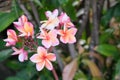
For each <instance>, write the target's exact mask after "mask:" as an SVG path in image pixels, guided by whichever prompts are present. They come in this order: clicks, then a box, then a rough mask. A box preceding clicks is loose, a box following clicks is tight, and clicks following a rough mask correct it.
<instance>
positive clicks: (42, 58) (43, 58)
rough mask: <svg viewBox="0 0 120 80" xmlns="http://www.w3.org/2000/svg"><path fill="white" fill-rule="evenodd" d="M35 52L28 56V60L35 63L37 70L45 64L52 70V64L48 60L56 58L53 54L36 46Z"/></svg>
mask: <svg viewBox="0 0 120 80" xmlns="http://www.w3.org/2000/svg"><path fill="white" fill-rule="evenodd" d="M37 53H38V54H34V55H33V56H32V57H31V58H30V60H31V61H32V62H34V63H36V69H37V70H38V71H41V70H42V69H43V68H44V66H45V67H46V68H47V69H48V70H52V69H53V66H52V63H51V62H50V61H55V60H56V56H55V54H53V53H47V51H46V49H45V48H43V47H38V48H37Z"/></svg>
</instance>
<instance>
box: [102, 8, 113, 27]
mask: <svg viewBox="0 0 120 80" xmlns="http://www.w3.org/2000/svg"><path fill="white" fill-rule="evenodd" d="M113 13H114V7H112V8H110V9H109V10H108V11H107V12H106V13H105V15H104V16H103V17H102V18H101V23H102V25H103V26H105V27H107V25H108V23H109V21H110V20H111V18H112V16H113Z"/></svg>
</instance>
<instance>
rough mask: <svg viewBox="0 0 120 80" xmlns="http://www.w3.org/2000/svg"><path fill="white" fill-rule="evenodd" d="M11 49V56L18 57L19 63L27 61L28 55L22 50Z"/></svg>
mask: <svg viewBox="0 0 120 80" xmlns="http://www.w3.org/2000/svg"><path fill="white" fill-rule="evenodd" d="M12 49H13V50H14V51H15V52H14V53H13V54H12V55H19V56H18V60H19V61H20V62H24V60H28V53H27V51H25V50H24V48H21V49H17V48H15V47H12Z"/></svg>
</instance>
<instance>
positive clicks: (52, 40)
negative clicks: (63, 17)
mask: <svg viewBox="0 0 120 80" xmlns="http://www.w3.org/2000/svg"><path fill="white" fill-rule="evenodd" d="M37 38H39V39H42V44H43V45H44V46H45V47H46V48H49V47H51V46H56V45H58V44H59V40H58V39H57V31H56V30H51V31H49V32H47V31H44V30H43V31H42V32H41V34H40V35H39V36H38V37H37Z"/></svg>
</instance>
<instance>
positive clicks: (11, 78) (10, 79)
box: [6, 77, 23, 80]
mask: <svg viewBox="0 0 120 80" xmlns="http://www.w3.org/2000/svg"><path fill="white" fill-rule="evenodd" d="M6 80H21V79H20V78H19V77H8V78H7V79H6ZM22 80H23V79H22Z"/></svg>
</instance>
